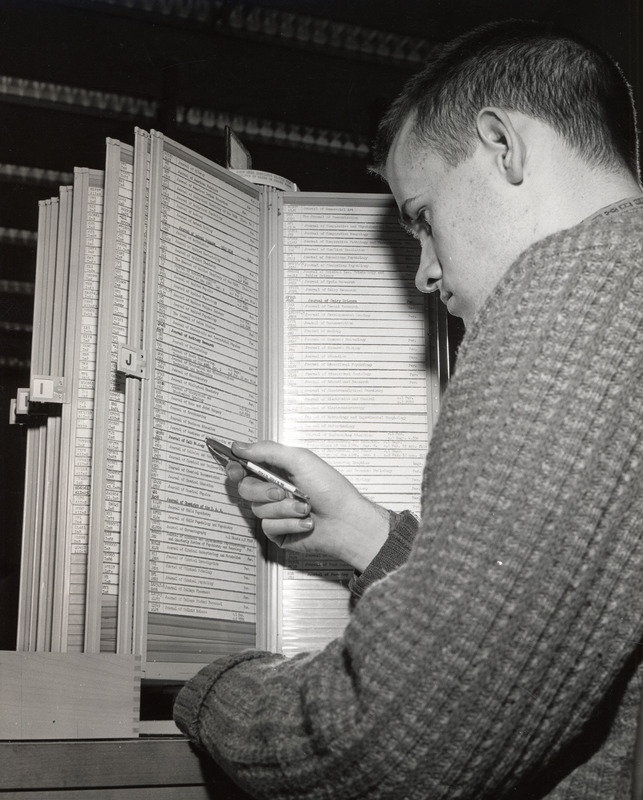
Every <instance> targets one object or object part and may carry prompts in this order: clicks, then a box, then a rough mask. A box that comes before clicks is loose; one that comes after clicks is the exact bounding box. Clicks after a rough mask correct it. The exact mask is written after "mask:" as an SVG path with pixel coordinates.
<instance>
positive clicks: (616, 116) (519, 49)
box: [372, 20, 639, 180]
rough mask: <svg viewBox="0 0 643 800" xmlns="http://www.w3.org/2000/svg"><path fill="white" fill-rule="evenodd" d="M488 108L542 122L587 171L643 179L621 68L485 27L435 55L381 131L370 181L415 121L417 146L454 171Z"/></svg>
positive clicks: (575, 44) (570, 41)
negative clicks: (407, 124) (625, 173)
mask: <svg viewBox="0 0 643 800" xmlns="http://www.w3.org/2000/svg"><path fill="white" fill-rule="evenodd" d="M485 106H497V107H500V108H503V109H505V110H514V111H518V112H521V113H523V114H526V115H528V116H531V117H533V118H535V119H538V120H541V121H543V122H546V123H548V124H549V125H551V127H552V128H553V129H554V130H555V131H556V132H557V133H558V134H559V135H560V136H561V137H562V138H563V140H564V141H566V142H567V144H568V145H570V146H571V147H572V148H573V149H574V150H575V151H576V152H577V153H578V154H579V155H580V156H581V157H582V158H584V160H585V161H586V162H587V163H588V164H590V165H593V166H597V167H601V168H605V169H608V170H618V169H619V168H620V169H622V168H623V166H625V167H626V168H627V169H629V170H630V172H631V173H632V174H633V175H634V176H635V177H636V178H637V180H638V178H639V172H638V140H637V131H636V113H635V110H634V103H633V99H632V91H631V89H630V86H629V84H628V83H627V80H626V79H625V76H624V75H623V73H622V71H621V69H620V68H619V66H618V65H617V64H616V62H615V61H613V60H612V59H611V58H610V57H609V56H608V55H606V54H605V53H603V52H602V51H600V50H599V49H598V48H596V47H594V46H593V45H591V44H588V43H586V42H584V41H582V40H581V39H579V38H577V37H576V36H572V35H569V34H566V33H560V32H555V31H554V30H553V29H551V28H550V27H548V26H546V25H543V24H541V23H538V22H534V21H531V20H508V21H505V22H498V23H490V24H487V25H483V26H481V27H479V28H476V29H475V30H473V31H471V32H470V33H467V34H465V35H464V36H461V37H458V38H457V39H454V40H453V41H451V42H449V43H448V44H446V45H444V46H443V47H440V48H439V49H437V48H436V51H434V54H432V55H431V56H430V58H429V61H428V62H427V64H426V66H425V67H424V69H423V70H422V71H421V72H419V73H418V74H417V75H415V76H414V77H413V78H411V80H410V81H409V82H408V83H407V84H406V86H405V88H404V90H403V91H402V93H401V94H400V96H399V97H398V98H397V100H395V101H394V102H393V104H392V105H391V107H390V108H389V110H388V112H387V113H386V114H385V116H384V117H383V119H382V121H381V122H380V125H379V128H378V132H377V136H376V140H375V143H374V147H373V155H374V164H373V167H372V169H373V171H374V172H378V173H380V174H383V172H384V169H385V166H386V159H387V156H388V153H389V150H390V148H391V146H392V144H393V141H394V139H395V136H396V134H397V133H398V131H399V130H400V129H401V127H402V126H403V125H404V123H405V122H406V120H407V119H409V118H412V119H413V122H412V128H411V135H412V137H413V139H412V140H411V142H412V143H413V144H417V145H420V146H429V147H430V148H431V149H433V150H434V151H435V152H436V153H437V154H438V155H440V156H441V157H442V158H443V159H444V160H445V161H446V162H447V163H448V164H450V165H451V166H457V165H458V164H460V163H461V162H462V161H464V160H466V159H467V158H468V157H469V156H470V155H471V154H472V153H473V149H474V145H475V141H476V117H477V114H478V112H479V111H480V109H482V108H484V107H485Z"/></svg>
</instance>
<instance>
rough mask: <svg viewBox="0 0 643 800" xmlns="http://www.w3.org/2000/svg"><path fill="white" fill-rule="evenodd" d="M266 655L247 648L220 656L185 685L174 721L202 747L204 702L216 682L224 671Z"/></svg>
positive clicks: (177, 703)
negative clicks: (234, 653) (201, 731)
mask: <svg viewBox="0 0 643 800" xmlns="http://www.w3.org/2000/svg"><path fill="white" fill-rule="evenodd" d="M265 656H266V653H265V652H263V651H262V650H246V651H244V652H243V653H237V654H236V655H234V656H226V657H225V658H219V659H217V660H216V661H213V662H212V663H211V664H208V666H207V667H204V668H203V669H202V670H201V671H200V672H198V673H197V674H196V675H195V676H194V677H193V678H191V679H190V680H189V681H188V682H187V683H186V684H185V686H183V688H182V689H181V691H180V692H179V693H178V695H177V696H176V700H175V701H174V721H175V722H176V724H177V725H178V727H179V729H180V730H181V731H182V732H183V733H184V734H185V735H186V736H187V737H189V738H190V740H191V741H193V742H194V743H195V744H196V745H198V746H200V747H202V746H203V745H202V744H201V737H200V725H199V717H200V715H201V708H202V706H203V702H204V701H205V699H206V698H207V696H208V694H209V693H210V690H211V689H212V686H213V685H214V683H216V681H217V680H218V679H219V678H220V677H221V676H222V675H223V674H224V672H227V671H228V670H229V669H232V668H233V667H235V666H237V664H240V663H241V662H243V661H250V660H252V659H255V658H261V657H265Z"/></svg>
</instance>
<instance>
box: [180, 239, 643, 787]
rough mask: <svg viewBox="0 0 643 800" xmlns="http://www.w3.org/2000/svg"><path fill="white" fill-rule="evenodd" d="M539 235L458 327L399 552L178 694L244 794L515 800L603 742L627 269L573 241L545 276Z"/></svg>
mask: <svg viewBox="0 0 643 800" xmlns="http://www.w3.org/2000/svg"><path fill="white" fill-rule="evenodd" d="M555 245H556V246H555V248H554V244H551V243H550V244H549V245H548V246H549V248H550V250H551V251H552V252H549V251H547V249H546V247H545V246H543V247H542V248H540V249H539V250H538V252H537V253H536V256H537V257H538V259H540V261H539V260H534V258H531V260H530V259H526V260H525V262H524V263H523V264H522V267H521V270H519V271H518V274H517V275H514V276H513V278H512V283H511V284H510V285H509V286H505V287H504V289H503V290H502V291H499V292H498V295H497V297H495V298H494V302H495V306H494V307H492V308H488V309H486V311H485V319H484V320H483V321H484V323H485V324H484V328H483V327H480V328H479V329H477V330H475V329H474V335H473V336H472V337H471V341H469V343H468V344H467V343H466V341H465V344H466V348H464V349H463V351H461V355H460V361H459V363H458V371H457V373H456V376H455V379H454V380H453V382H452V385H451V387H450V389H449V392H448V397H447V401H446V402H445V404H444V407H443V410H442V412H441V416H440V420H439V423H438V426H437V428H436V431H435V433H434V437H433V441H432V445H431V452H430V454H429V459H428V462H427V468H426V471H425V477H424V495H425V497H429V498H430V503H429V504H427V506H426V509H425V512H424V513H423V516H422V521H421V525H420V529H419V531H418V534H417V536H416V538H415V541H414V544H413V546H412V549H411V552H410V555H409V557H408V558H407V559H406V561H405V562H404V563H403V564H402V566H400V567H399V568H398V569H396V570H394V571H393V572H390V573H389V574H387V575H385V576H383V577H381V579H379V580H378V581H377V582H375V583H373V584H372V585H370V587H369V589H368V591H367V592H366V593H365V594H364V595H363V597H362V598H361V600H360V602H359V603H358V604H357V605H356V608H355V610H354V612H353V614H352V616H351V619H350V621H349V623H348V626H347V628H346V630H345V633H344V635H343V637H342V638H340V639H337V640H335V641H334V642H332V643H331V644H330V645H329V646H328V647H326V648H325V649H324V650H323V651H321V652H317V653H310V654H302V655H300V656H297V657H294V658H290V659H285V658H282V657H280V656H276V655H274V654H269V653H261V652H253V653H249V654H243V655H242V656H235V657H232V658H229V659H223V660H221V661H218V662H215V663H214V664H212V665H210V666H209V667H207V668H205V669H204V670H203V671H202V672H201V673H200V674H199V675H198V676H196V677H195V678H194V679H193V680H192V681H191V682H190V683H189V684H188V685H187V686H186V687H185V688H184V689H183V690H182V692H181V693H180V695H179V697H178V700H177V704H176V719H177V722H178V724H179V726H180V727H181V728H182V729H183V730H184V731H185V732H186V733H187V734H188V735H189V736H190V737H191V738H192V739H193V740H194V741H195V742H196V743H198V745H199V746H200V747H202V748H204V749H205V750H206V751H207V752H208V753H209V754H210V755H211V756H212V757H213V758H214V759H215V760H216V761H218V762H219V764H220V765H221V766H222V767H223V768H224V769H225V770H226V771H227V772H228V773H229V774H230V775H231V776H232V777H233V778H235V780H236V781H237V782H238V783H239V784H240V785H241V786H242V787H244V788H245V789H246V790H247V791H249V792H250V793H251V794H253V796H255V797H257V798H270V800H282V798H283V800H285V799H286V798H288V799H289V800H296V799H301V800H303V798H307V800H311V799H312V800H315V799H316V798H319V799H320V800H321V798H327V799H330V798H332V800H349V799H350V798H365V799H366V800H382V799H383V798H401V797H404V798H408V800H426V798H431V800H440V798H444V799H445V800H446V798H448V799H449V800H452V799H453V798H470V799H471V800H474V798H475V800H484V799H485V798H494V800H500V799H501V798H510V797H511V798H515V797H520V798H523V797H535V796H536V794H533V793H532V791H529V792H528V791H526V790H525V787H526V786H531V785H532V784H533V783H534V782H537V781H538V780H539V779H543V780H545V779H547V780H550V779H551V776H552V774H553V773H552V769H553V767H554V766H555V765H558V766H560V764H563V765H564V767H563V769H564V770H566V771H569V770H571V769H572V767H573V765H574V763H577V762H575V761H574V759H572V758H571V757H569V751H570V748H571V747H572V746H573V745H574V743H578V742H579V741H580V740H582V738H583V736H584V735H585V734H586V733H587V731H588V729H591V730H592V732H593V734H594V739H593V740H592V745H591V747H592V748H593V749H594V750H596V749H599V748H600V746H601V742H602V741H603V740H604V739H605V737H606V736H607V732H608V729H609V724H610V723H609V719H610V713H609V709H610V708H611V706H610V704H615V705H618V703H619V702H620V700H621V699H622V696H623V682H626V683H627V681H629V680H630V679H631V675H632V671H633V669H634V667H633V654H634V653H635V648H636V646H637V642H639V641H641V638H642V636H643V622H642V621H643V601H642V597H641V595H642V594H643V593H642V592H641V591H640V576H641V574H643V545H642V541H641V540H642V537H643V524H642V522H643V493H642V492H641V491H640V486H641V485H643V441H642V435H641V419H642V418H643V302H642V298H643V273H641V272H640V270H638V271H637V270H634V269H631V268H629V267H628V266H627V265H624V264H619V263H614V264H610V266H609V269H606V268H605V264H604V263H601V264H598V265H596V268H594V267H593V261H592V259H595V258H597V257H598V255H600V254H597V252H596V250H597V247H596V242H595V241H594V240H592V241H590V242H589V243H588V245H587V248H586V250H583V252H582V256H583V258H584V259H585V260H584V261H583V263H582V264H579V265H578V267H579V268H578V269H575V268H574V264H575V259H576V256H575V255H574V256H573V257H572V256H571V255H569V256H568V258H567V261H568V262H570V261H571V262H573V263H571V264H568V265H567V268H566V269H564V270H563V268H562V267H561V268H559V269H558V274H557V273H556V268H557V267H556V265H557V263H558V260H557V259H558V258H559V257H560V250H561V248H563V245H564V242H563V243H562V244H561V243H559V242H555ZM574 245H575V248H576V249H578V248H579V247H581V246H582V242H581V243H580V245H579V244H578V243H576V242H575V243H574ZM614 247H616V245H614ZM581 249H582V247H581ZM639 249H640V248H639ZM639 256H640V254H639ZM578 258H580V256H579V257H578ZM541 261H544V262H545V263H546V265H547V267H548V269H550V272H549V274H548V278H549V281H544V279H543V275H542V274H539V273H538V265H539V263H540V262H541ZM581 266H582V269H581V268H580V267H581ZM579 275H582V279H580V278H579V277H578V276H579ZM606 275H609V276H610V277H609V279H610V280H613V281H614V284H613V285H615V286H617V287H618V291H610V285H609V283H607V279H606ZM606 283H607V286H606ZM545 286H546V291H545ZM509 289H511V294H510V293H509ZM629 296H633V297H635V298H637V299H636V301H635V302H630V303H625V302H623V300H624V298H626V297H629ZM563 304H564V305H563ZM508 305H509V308H510V309H511V315H508V314H507V313H506V312H503V309H506V308H507V307H508ZM468 336H469V334H468ZM492 376H493V379H492ZM599 709H602V710H603V711H605V709H607V710H608V713H607V714H606V715H605V714H602V715H601V714H598V710H599ZM605 720H607V721H605ZM632 737H633V732H632ZM574 758H575V757H574ZM543 776H545V778H543ZM544 794H545V792H541V793H539V794H538V795H537V796H538V797H542V796H544ZM579 796H580V795H579ZM586 796H592V797H598V796H608V795H606V794H604V793H603V794H601V793H600V792H599V793H598V794H596V793H593V794H592V793H591V792H590V793H589V794H587V795H586ZM609 796H616V795H615V794H612V795H609Z"/></svg>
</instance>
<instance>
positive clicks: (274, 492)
mask: <svg viewBox="0 0 643 800" xmlns="http://www.w3.org/2000/svg"><path fill="white" fill-rule="evenodd" d="M285 496H286V495H285V494H284V492H283V491H282V490H281V489H278V488H277V487H275V488H274V489H268V497H269V498H270V499H271V500H283V499H284V497H285Z"/></svg>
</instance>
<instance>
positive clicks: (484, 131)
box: [476, 108, 526, 185]
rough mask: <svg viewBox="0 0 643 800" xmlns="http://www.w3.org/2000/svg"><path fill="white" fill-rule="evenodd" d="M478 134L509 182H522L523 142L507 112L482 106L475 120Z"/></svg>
mask: <svg viewBox="0 0 643 800" xmlns="http://www.w3.org/2000/svg"><path fill="white" fill-rule="evenodd" d="M476 126H477V130H478V136H479V137H480V141H481V142H482V144H483V146H484V147H485V148H487V149H488V150H489V151H490V152H491V153H492V155H493V156H494V160H495V163H496V166H497V167H498V169H499V170H500V171H501V173H502V174H503V175H504V176H505V177H506V178H507V180H508V181H509V182H510V183H513V184H515V185H517V184H519V183H522V179H523V173H524V166H525V153H526V150H525V144H524V142H523V140H522V137H521V136H520V134H519V133H518V131H517V130H516V129H515V128H514V126H513V123H512V121H511V118H510V116H509V114H507V112H506V111H503V110H502V109H501V108H483V109H481V110H480V111H479V112H478V117H477V120H476Z"/></svg>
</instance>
